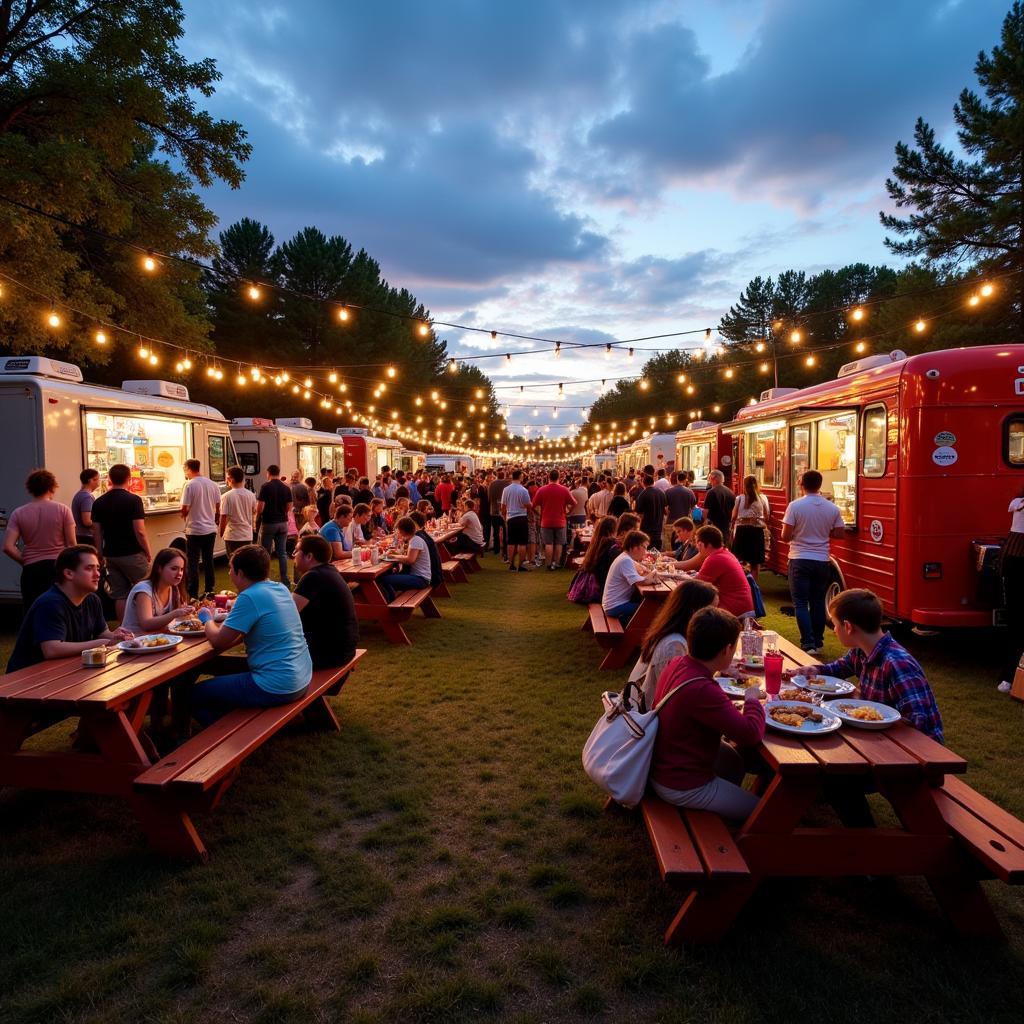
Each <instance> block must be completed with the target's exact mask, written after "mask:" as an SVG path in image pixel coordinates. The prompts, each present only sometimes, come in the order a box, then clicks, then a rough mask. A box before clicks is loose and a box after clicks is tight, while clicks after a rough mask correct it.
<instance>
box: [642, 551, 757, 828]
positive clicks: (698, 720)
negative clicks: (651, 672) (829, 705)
mask: <svg viewBox="0 0 1024 1024" xmlns="http://www.w3.org/2000/svg"><path fill="white" fill-rule="evenodd" d="M716 532H717V531H716ZM739 635H740V624H739V620H738V619H737V618H736V617H735V616H734V615H730V614H729V613H728V612H727V611H723V610H722V609H721V608H701V609H700V610H699V611H697V612H695V613H694V615H693V617H692V618H691V619H690V624H689V626H688V627H687V629H686V644H687V647H688V648H689V654H688V655H686V656H685V657H683V658H673V659H672V661H670V662H669V663H668V666H667V667H666V668H665V670H664V671H663V672H662V673H661V677H660V678H659V679H658V687H657V690H656V692H655V700H656V701H660V700H661V699H662V698H663V697H664V696H665V695H666V694H668V693H670V692H671V691H672V690H674V689H675V688H676V687H677V686H681V687H682V688H681V689H680V690H679V691H678V693H676V694H675V695H674V696H673V697H672V699H671V700H669V701H668V702H667V703H666V704H665V706H664V707H663V708H662V709H661V712H660V713H659V723H658V732H657V734H656V735H655V737H654V757H653V760H652V761H651V776H650V782H651V787H652V788H653V789H654V792H655V793H657V794H658V796H660V797H661V799H662V800H666V801H668V803H670V804H675V805H676V806H677V807H690V808H693V809H694V810H701V811H714V812H715V813H716V814H720V815H721V816H722V817H723V818H728V819H730V820H732V821H743V820H745V819H746V818H747V817H749V815H750V813H751V812H752V811H753V809H754V808H755V807H756V806H757V803H758V797H756V796H755V795H754V794H753V793H751V792H749V791H748V790H745V789H743V788H742V787H741V786H740V785H739V783H740V782H741V781H742V780H743V776H744V774H745V769H744V765H743V758H742V757H741V756H740V755H739V753H738V752H737V751H736V748H735V747H733V746H732V745H731V744H729V743H723V742H722V739H723V737H724V738H725V739H727V740H732V741H733V742H734V743H736V744H738V745H739V746H741V747H752V746H756V745H757V744H758V743H760V742H761V740H762V739H763V738H764V708H763V707H761V702H760V700H759V699H758V697H759V695H760V687H759V686H751V687H748V688H747V691H746V694H745V695H744V700H743V710H742V711H737V710H736V708H735V707H734V706H733V703H732V701H731V700H730V699H729V697H727V696H726V695H725V693H724V692H723V690H722V688H721V687H720V686H719V685H718V683H717V682H715V679H714V675H715V673H716V672H724V671H725V670H726V669H728V667H729V666H730V664H731V663H732V659H733V655H734V654H735V653H736V642H737V640H738V639H739Z"/></svg>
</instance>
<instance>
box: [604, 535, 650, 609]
mask: <svg viewBox="0 0 1024 1024" xmlns="http://www.w3.org/2000/svg"><path fill="white" fill-rule="evenodd" d="M649 543H650V538H649V537H648V536H647V534H646V533H643V532H641V531H640V530H633V531H631V532H630V533H627V534H626V536H625V538H624V539H623V541H622V554H620V555H619V556H618V557H617V558H616V559H615V561H614V562H612V564H611V568H610V569H609V570H608V578H607V579H606V580H605V583H604V593H603V594H602V595H601V607H602V608H603V609H604V610H605V614H606V615H610V616H611V617H612V618H613V619H618V620H619V621H620V622H621V623H622V624H623V625H625V624H626V623H627V622H629V620H630V619H631V618H632V617H633V613H634V612H635V611H636V610H637V608H639V607H640V601H639V598H638V596H637V594H636V592H635V590H634V587H635V586H636V585H637V584H638V583H640V582H641V581H642V580H643V578H644V576H646V575H647V572H648V570H647V567H646V566H645V565H644V564H643V559H644V555H645V554H646V552H647V545H648V544H649Z"/></svg>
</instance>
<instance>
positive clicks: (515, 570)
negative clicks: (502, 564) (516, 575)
mask: <svg viewBox="0 0 1024 1024" xmlns="http://www.w3.org/2000/svg"><path fill="white" fill-rule="evenodd" d="M505 561H508V559H505ZM508 571H509V572H518V571H519V570H518V569H517V568H516V567H515V566H514V565H510V566H509V567H508Z"/></svg>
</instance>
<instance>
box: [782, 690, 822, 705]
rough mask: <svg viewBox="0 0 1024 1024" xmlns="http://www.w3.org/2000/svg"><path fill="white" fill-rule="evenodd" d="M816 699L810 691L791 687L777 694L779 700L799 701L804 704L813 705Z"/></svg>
mask: <svg viewBox="0 0 1024 1024" xmlns="http://www.w3.org/2000/svg"><path fill="white" fill-rule="evenodd" d="M817 699H818V698H817V696H816V695H815V694H813V693H812V692H811V691H810V690H804V689H801V688H800V687H799V686H791V687H790V688H789V689H788V690H783V691H782V692H781V693H780V694H779V700H799V701H803V702H804V703H805V704H813V703H814V702H815V701H816V700H817Z"/></svg>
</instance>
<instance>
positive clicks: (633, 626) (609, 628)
mask: <svg viewBox="0 0 1024 1024" xmlns="http://www.w3.org/2000/svg"><path fill="white" fill-rule="evenodd" d="M681 582H682V580H674V579H660V578H659V579H657V580H653V581H651V582H650V583H638V584H637V587H636V589H637V591H638V592H639V594H640V607H639V608H637V610H636V611H635V612H634V613H633V617H632V618H631V619H630V620H629V622H628V623H627V624H626V625H625V626H623V625H622V624H621V623H620V622H619V620H618V619H613V618H611V617H610V616H608V615H606V614H605V612H604V609H603V608H602V607H601V605H600V604H592V605H590V607H589V610H588V616H587V620H586V621H585V622H584V623H583V627H582V628H583V630H584V631H586V632H590V633H593V634H594V637H595V639H596V640H597V642H598V643H599V644H600V645H601V647H603V648H604V649H605V652H606V653H605V656H604V658H603V659H602V661H601V668H602V669H616V668H622V667H624V666H625V665H626V664H627V663H628V662H629V661H630V659H631V658H633V657H635V655H636V653H637V651H639V650H640V647H641V645H642V644H643V639H644V636H645V635H646V633H647V630H648V629H649V628H650V625H651V623H652V622H653V621H654V618H655V616H656V615H657V614H658V610H659V609H660V608H661V605H662V603H663V602H664V600H665V598H666V597H668V595H669V594H671V593H672V591H673V590H675V589H676V587H677V586H679V584H680V583H681Z"/></svg>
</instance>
